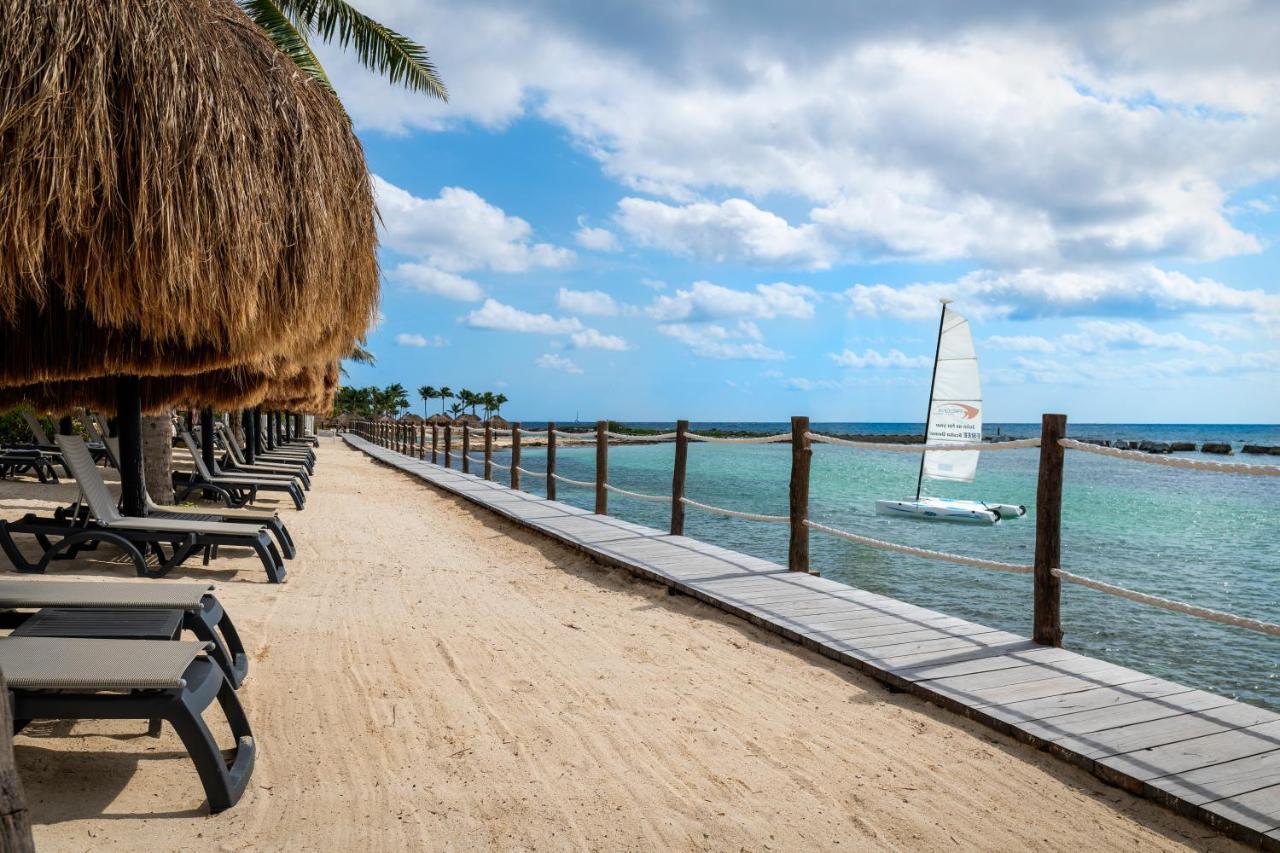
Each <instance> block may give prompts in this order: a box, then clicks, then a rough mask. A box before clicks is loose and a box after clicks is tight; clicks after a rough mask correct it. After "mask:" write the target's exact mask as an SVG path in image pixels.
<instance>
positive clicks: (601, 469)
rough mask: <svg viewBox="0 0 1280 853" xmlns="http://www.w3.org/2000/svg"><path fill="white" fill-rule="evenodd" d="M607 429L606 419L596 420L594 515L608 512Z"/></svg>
mask: <svg viewBox="0 0 1280 853" xmlns="http://www.w3.org/2000/svg"><path fill="white" fill-rule="evenodd" d="M608 429H609V422H608V421H596V515H608V514H609V490H608V489H606V488H605V487H604V484H605V483H607V482H609V436H607V435H605V432H607V431H608Z"/></svg>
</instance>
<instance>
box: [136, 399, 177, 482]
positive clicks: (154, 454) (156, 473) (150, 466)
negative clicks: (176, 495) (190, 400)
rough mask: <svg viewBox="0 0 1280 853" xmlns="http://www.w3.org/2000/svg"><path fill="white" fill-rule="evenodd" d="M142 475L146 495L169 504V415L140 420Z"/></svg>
mask: <svg viewBox="0 0 1280 853" xmlns="http://www.w3.org/2000/svg"><path fill="white" fill-rule="evenodd" d="M142 471H143V475H144V478H145V480H146V484H147V494H149V495H151V499H152V500H153V501H155V502H156V503H158V504H162V505H167V504H172V503H173V421H172V419H171V418H170V416H169V414H168V413H166V414H162V415H143V416H142Z"/></svg>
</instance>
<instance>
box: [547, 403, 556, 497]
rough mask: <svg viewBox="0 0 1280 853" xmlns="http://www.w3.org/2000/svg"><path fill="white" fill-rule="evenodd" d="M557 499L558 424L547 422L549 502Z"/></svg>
mask: <svg viewBox="0 0 1280 853" xmlns="http://www.w3.org/2000/svg"><path fill="white" fill-rule="evenodd" d="M555 499H556V422H555V421H548V422H547V500H549V501H553V500H555Z"/></svg>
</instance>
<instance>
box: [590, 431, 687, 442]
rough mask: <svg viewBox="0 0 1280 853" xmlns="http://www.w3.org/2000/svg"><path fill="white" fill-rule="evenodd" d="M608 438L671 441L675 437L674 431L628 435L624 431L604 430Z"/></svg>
mask: <svg viewBox="0 0 1280 853" xmlns="http://www.w3.org/2000/svg"><path fill="white" fill-rule="evenodd" d="M605 435H607V436H609V438H615V439H617V440H618V441H671V440H672V439H674V438H675V437H676V433H674V432H663V433H658V434H657V435H629V434H627V433H625V432H608V431H606V432H605Z"/></svg>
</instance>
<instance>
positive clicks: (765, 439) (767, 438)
mask: <svg viewBox="0 0 1280 853" xmlns="http://www.w3.org/2000/svg"><path fill="white" fill-rule="evenodd" d="M685 437H686V438H688V439H689V440H690V441H706V442H712V443H715V444H775V443H778V442H783V441H787V442H789V441H791V433H789V432H780V433H778V434H777V435H758V436H753V437H751V438H721V437H720V436H716V435H701V434H700V433H696V432H686V433H685Z"/></svg>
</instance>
